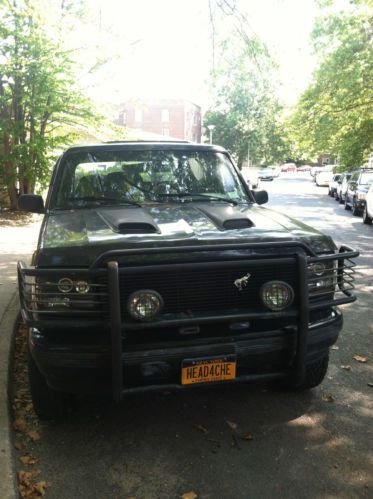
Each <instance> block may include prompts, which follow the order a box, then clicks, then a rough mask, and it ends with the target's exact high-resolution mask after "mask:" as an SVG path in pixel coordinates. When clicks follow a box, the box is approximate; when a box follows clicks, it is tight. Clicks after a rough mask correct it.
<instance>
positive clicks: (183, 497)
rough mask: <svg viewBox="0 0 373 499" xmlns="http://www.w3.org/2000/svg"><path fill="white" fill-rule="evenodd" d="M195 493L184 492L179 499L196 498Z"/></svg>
mask: <svg viewBox="0 0 373 499" xmlns="http://www.w3.org/2000/svg"><path fill="white" fill-rule="evenodd" d="M197 497H198V496H197V494H196V493H195V492H193V491H191V492H185V494H183V495H182V496H181V499H197Z"/></svg>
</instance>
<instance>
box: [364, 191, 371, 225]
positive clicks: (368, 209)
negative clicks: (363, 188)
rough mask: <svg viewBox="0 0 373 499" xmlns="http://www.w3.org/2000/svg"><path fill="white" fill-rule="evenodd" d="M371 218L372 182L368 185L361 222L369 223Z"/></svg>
mask: <svg viewBox="0 0 373 499" xmlns="http://www.w3.org/2000/svg"><path fill="white" fill-rule="evenodd" d="M372 220H373V184H371V186H370V187H369V190H368V192H367V195H366V200H365V207H364V211H363V222H364V223H365V224H371V223H372Z"/></svg>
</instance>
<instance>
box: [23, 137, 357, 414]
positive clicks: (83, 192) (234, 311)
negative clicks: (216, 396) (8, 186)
mask: <svg viewBox="0 0 373 499" xmlns="http://www.w3.org/2000/svg"><path fill="white" fill-rule="evenodd" d="M267 200H268V195H267V192H266V191H253V190H250V189H249V188H248V186H247V184H246V182H245V181H244V178H243V176H242V174H241V172H240V171H239V170H238V169H237V168H236V166H235V165H234V163H233V161H232V159H231V157H230V155H229V153H228V152H227V151H225V150H224V149H223V148H221V147H217V146H212V145H201V144H191V143H185V142H168V143H165V142H127V143H123V142H119V143H107V144H100V145H91V146H88V145H87V146H77V147H71V148H69V149H68V150H67V151H66V152H65V153H64V154H63V155H62V157H61V158H60V159H59V160H58V161H57V163H56V165H55V168H54V171H53V174H52V179H51V185H50V189H49V193H48V196H47V200H46V203H45V205H44V202H43V198H42V197H40V196H37V195H22V196H20V197H19V208H20V209H23V210H26V211H30V212H36V213H43V214H44V219H43V223H42V229H41V232H40V237H39V242H38V247H37V250H36V252H35V253H34V256H33V260H32V266H31V267H29V266H27V265H26V264H25V263H23V262H19V263H18V275H19V292H20V303H21V311H22V317H23V320H24V321H25V323H26V324H27V327H28V333H27V334H28V350H29V381H30V389H31V396H32V401H33V405H34V408H35V411H36V413H37V414H38V416H39V417H40V418H44V419H48V418H54V417H59V416H63V415H64V414H65V413H66V412H67V411H68V410H69V407H70V404H71V398H72V397H73V394H76V393H85V392H87V391H89V392H91V393H93V394H98V393H99V392H102V391H104V392H109V393H111V395H112V397H113V399H114V400H116V401H118V402H119V401H120V400H122V398H123V396H124V395H125V394H126V393H134V392H143V391H146V390H154V389H159V390H163V391H164V390H171V389H181V388H188V387H193V386H198V385H201V384H214V383H226V384H229V383H237V382H249V381H254V380H261V379H262V380H269V379H274V380H282V383H283V384H285V385H287V386H289V387H295V388H296V389H297V390H299V389H310V388H312V387H314V386H317V385H318V384H319V383H321V381H322V380H323V378H324V376H325V374H326V372H327V367H328V360H329V348H330V347H331V346H332V345H333V344H334V343H335V341H336V340H337V338H338V334H339V332H340V330H341V328H342V323H343V320H342V314H341V312H340V311H339V309H338V308H337V305H341V304H343V303H350V302H352V301H354V300H355V299H356V298H355V296H354V294H353V283H352V282H351V281H353V274H352V275H350V274H351V272H350V270H349V269H350V268H351V266H352V265H353V264H352V262H351V258H354V257H355V256H357V255H358V252H356V251H353V250H352V249H351V248H348V247H347V246H342V247H341V248H340V249H339V250H338V249H337V247H336V245H335V244H334V242H333V241H332V239H331V238H330V237H329V236H326V235H323V234H322V233H320V232H319V231H317V230H316V229H314V228H312V227H309V226H307V225H305V224H304V223H301V222H298V221H296V220H294V219H292V218H289V217H287V216H286V215H283V214H280V213H276V212H274V211H273V210H267V209H266V208H264V207H262V206H259V205H262V204H264V203H266V201H267ZM345 277H346V278H345Z"/></svg>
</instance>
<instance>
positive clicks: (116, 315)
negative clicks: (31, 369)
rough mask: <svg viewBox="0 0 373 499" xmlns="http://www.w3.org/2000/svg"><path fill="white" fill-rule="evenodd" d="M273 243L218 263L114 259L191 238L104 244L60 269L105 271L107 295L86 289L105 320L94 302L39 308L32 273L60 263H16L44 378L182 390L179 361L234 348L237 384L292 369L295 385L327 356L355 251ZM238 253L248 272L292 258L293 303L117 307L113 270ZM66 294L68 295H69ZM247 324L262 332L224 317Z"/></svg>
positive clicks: (47, 272) (122, 388) (115, 387)
mask: <svg viewBox="0 0 373 499" xmlns="http://www.w3.org/2000/svg"><path fill="white" fill-rule="evenodd" d="M272 246H275V250H276V253H274V252H272V253H268V254H266V255H264V256H263V254H261V255H260V256H259V255H256V257H253V256H251V257H250V256H242V255H241V256H240V258H239V259H238V258H237V255H236V254H235V255H234V258H233V259H232V257H231V259H229V258H228V257H227V258H226V259H225V260H224V261H206V262H199V263H182V264H181V263H167V264H157V265H153V266H149V265H146V266H145V267H144V266H141V265H138V266H132V267H130V268H129V267H126V266H121V267H120V266H119V264H118V261H119V259H120V257H123V256H126V255H129V254H133V253H135V254H136V255H139V254H140V255H156V256H157V257H159V255H160V254H161V253H165V254H169V253H174V254H177V253H178V254H185V253H193V252H198V251H201V248H199V247H193V246H191V247H177V248H175V247H173V248H170V247H165V248H146V249H137V250H132V249H131V250H121V251H111V252H107V253H106V254H103V255H101V256H100V257H99V258H98V259H97V261H96V262H95V263H94V264H93V265H92V267H91V268H90V269H63V274H64V275H66V274H67V275H69V273H70V274H71V275H74V276H75V277H76V278H78V277H79V278H82V277H83V278H87V277H90V278H92V276H95V275H96V276H98V275H101V276H102V275H103V274H105V275H106V276H107V291H106V292H105V293H103V292H102V290H101V291H100V289H101V288H97V289H98V291H97V289H96V288H93V291H92V292H91V295H90V296H88V295H89V293H87V295H86V296H87V297H88V299H90V300H91V301H90V303H98V304H99V303H100V302H99V301H98V299H99V295H101V298H102V295H103V294H104V295H105V299H107V302H108V305H109V314H110V315H109V317H108V318H107V319H106V320H102V319H101V320H100V319H99V317H100V311H99V309H98V308H95V309H93V310H92V311H91V312H90V314H91V315H89V314H88V312H87V311H86V310H85V311H82V310H77V309H70V310H66V311H65V312H64V314H62V312H61V311H54V310H53V309H52V310H51V309H48V310H44V311H43V310H40V308H37V305H38V300H39V301H40V300H41V302H42V303H45V302H43V300H45V296H48V295H50V294H51V293H48V292H40V290H39V291H38V286H39V285H38V284H37V283H35V278H39V279H45V276H48V279H51V277H50V276H51V275H52V276H53V275H55V276H59V275H61V269H50V268H48V269H40V268H27V267H26V266H25V265H24V264H22V263H20V264H19V266H18V272H19V291H20V301H21V310H22V315H23V318H24V320H25V322H26V323H27V324H28V325H29V326H30V341H29V344H30V350H31V353H32V355H33V356H34V358H35V361H36V363H37V364H38V366H39V369H40V370H41V372H42V373H43V374H44V375H45V376H46V378H47V380H48V383H49V384H50V386H52V387H54V388H56V389H60V390H67V391H72V390H73V391H87V390H86V388H87V385H88V387H89V386H92V387H94V390H95V391H96V390H97V389H99V388H100V387H101V388H103V389H105V388H108V387H110V388H111V391H112V394H113V398H114V399H115V400H118V401H119V400H120V399H121V398H122V395H123V393H125V392H128V391H136V390H145V389H146V390H149V389H152V388H154V387H158V388H161V389H164V388H165V387H170V386H173V387H179V388H180V387H182V385H181V384H180V365H181V362H182V360H184V359H187V358H199V357H202V358H205V357H214V356H216V355H218V356H219V355H231V354H233V355H235V356H236V360H237V368H238V376H237V379H236V381H238V382H239V381H248V380H253V379H258V378H278V377H286V376H289V375H290V376H292V379H293V381H294V382H295V383H298V384H301V383H302V381H303V379H304V374H305V368H306V364H307V363H308V362H311V361H312V360H313V359H316V358H317V357H320V356H321V355H323V354H325V352H326V351H327V349H328V347H329V346H330V345H332V344H333V343H334V342H335V341H336V339H337V337H338V333H339V331H340V329H341V327H342V317H341V314H340V313H339V312H338V311H337V309H336V306H337V305H340V304H343V303H349V302H352V301H354V300H355V299H356V297H355V295H354V294H353V292H352V291H353V287H354V285H353V274H354V271H353V266H354V263H353V262H352V261H351V258H353V257H355V256H358V252H356V251H353V250H351V248H348V247H345V246H344V247H342V248H341V249H340V250H339V252H338V253H335V254H334V253H333V254H326V255H321V256H317V255H315V254H314V253H313V251H312V250H311V249H310V248H309V247H308V246H307V245H305V244H304V243H301V242H286V243H278V244H275V243H272ZM267 247H268V245H267V244H265V243H244V244H236V245H219V246H218V245H210V246H209V245H205V246H203V250H204V251H205V252H209V251H216V250H217V249H219V250H221V251H222V252H225V251H227V254H228V255H229V252H231V254H232V253H233V251H232V250H233V249H234V250H235V251H236V252H237V251H238V250H240V251H243V252H246V251H248V252H250V251H251V252H253V250H255V249H258V248H265V250H266V248H267ZM284 248H286V252H285V253H284ZM281 251H283V253H282V254H281ZM245 254H246V253H245ZM276 255H277V256H276ZM237 261H238V262H239V263H240V265H241V264H242V265H245V266H246V271H247V270H250V271H251V269H254V270H255V268H261V267H263V266H266V265H269V264H271V265H277V266H282V265H284V264H285V263H286V264H287V265H290V266H293V267H294V269H295V275H296V283H295V285H296V288H297V290H298V292H297V301H296V305H295V306H294V307H290V308H289V309H286V310H283V311H280V312H273V311H270V310H266V311H263V310H257V309H254V310H253V309H236V310H233V311H231V313H227V311H226V310H222V311H216V312H215V313H214V314H213V315H212V314H204V315H202V314H195V315H190V314H180V315H179V316H178V317H175V316H174V317H164V318H162V317H161V318H160V319H159V320H157V321H154V322H151V323H149V322H148V323H146V322H145V323H137V324H134V323H128V322H126V319H125V318H124V317H123V315H122V313H121V306H122V303H121V291H120V286H119V282H120V278H119V277H120V275H122V276H123V275H124V276H126V275H130V274H131V273H132V275H133V274H135V275H136V273H137V272H139V271H140V270H144V268H146V269H149V268H153V267H157V269H161V270H162V271H165V272H166V271H167V270H169V271H171V270H172V269H174V268H176V267H178V266H179V267H183V268H184V269H185V268H188V266H190V267H191V268H194V269H195V268H196V267H198V268H199V269H201V271H202V269H203V268H214V269H215V268H221V267H222V266H224V267H227V266H228V267H233V266H236V265H237ZM316 264H323V265H326V266H329V267H328V268H329V269H330V270H328V271H327V273H326V275H325V276H324V277H322V278H320V277H310V274H309V272H310V268H312V267H314V266H315V265H316ZM27 278H30V279H31V280H32V279H34V282H31V283H28V282H27ZM57 279H58V277H57ZM320 279H321V282H323V281H325V282H326V281H328V282H332V283H334V284H333V288H332V291H331V290H330V289H327V288H323V287H322V286H321V287H320V288H318V287H317V286H318V283H319V281H320ZM48 284H51V283H48ZM52 284H53V283H52ZM93 286H94V285H93ZM97 286H102V284H98V285H97ZM38 292H39V295H38ZM54 293H55V292H54ZM52 294H53V293H52ZM71 301H72V303H73V302H74V299H72V300H71ZM319 312H322V316H320V321H319V322H315V319H312V321H313V322H310V321H311V319H310V317H315V313H316V314H317V313H319ZM87 314H88V315H87ZM276 321H277V323H276ZM245 322H248V323H253V324H254V323H255V324H258V323H260V324H261V329H260V331H259V330H258V329H255V328H253V329H249V330H248V332H243V333H241V334H237V333H236V332H234V331H232V330H229V325H237V324H240V323H245ZM284 322H286V326H284ZM220 324H225V325H226V326H227V332H226V333H224V334H219V335H218V336H217V337H215V338H214V337H211V336H209V337H208V338H205V337H204V338H202V337H201V338H199V339H196V340H194V339H193V340H191V339H189V338H185V339H180V338H179V339H178V341H176V340H175V341H173V342H172V341H171V342H167V341H165V342H162V341H158V343H157V344H154V343H153V344H150V343H149V342H146V341H145V342H143V343H139V342H137V343H136V341H137V340H136V341H135V342H132V343H131V341H129V339H130V338H131V335H132V337H133V335H134V334H135V336H136V332H138V337H140V335H143V334H146V332H147V331H152V330H154V329H155V328H157V329H158V330H161V331H162V330H168V331H169V330H170V329H171V328H181V329H185V328H189V327H194V328H198V327H201V328H202V327H205V326H207V327H212V328H214V327H215V325H216V327H218V325H220ZM269 324H271V326H268V325H269ZM279 324H281V327H280V326H279ZM74 331H75V332H76V333H77V334H74ZM250 331H252V332H250ZM64 332H65V333H66V335H68V334H67V333H70V336H69V337H72V338H74V340H73V341H71V342H68V341H66V337H64ZM78 333H79V334H78ZM59 335H60V336H59ZM61 335H62V336H61ZM96 340H97V341H96Z"/></svg>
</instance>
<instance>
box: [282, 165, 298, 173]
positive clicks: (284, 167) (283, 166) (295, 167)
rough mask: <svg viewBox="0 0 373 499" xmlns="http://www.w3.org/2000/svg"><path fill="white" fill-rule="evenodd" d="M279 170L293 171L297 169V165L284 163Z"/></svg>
mask: <svg viewBox="0 0 373 499" xmlns="http://www.w3.org/2000/svg"><path fill="white" fill-rule="evenodd" d="M281 171H282V172H288V173H289V172H291V173H294V172H296V171H297V165H296V164H295V163H285V164H283V165H282V166H281Z"/></svg>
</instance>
